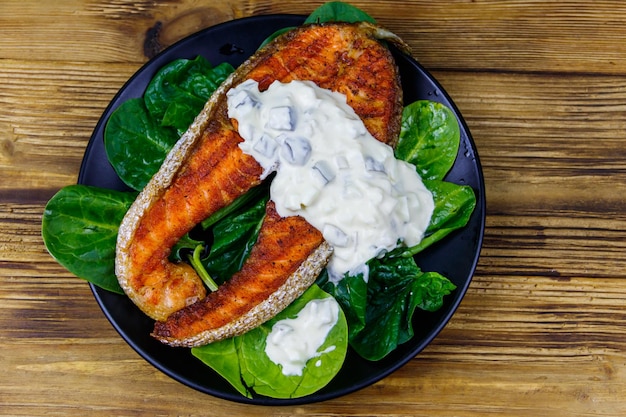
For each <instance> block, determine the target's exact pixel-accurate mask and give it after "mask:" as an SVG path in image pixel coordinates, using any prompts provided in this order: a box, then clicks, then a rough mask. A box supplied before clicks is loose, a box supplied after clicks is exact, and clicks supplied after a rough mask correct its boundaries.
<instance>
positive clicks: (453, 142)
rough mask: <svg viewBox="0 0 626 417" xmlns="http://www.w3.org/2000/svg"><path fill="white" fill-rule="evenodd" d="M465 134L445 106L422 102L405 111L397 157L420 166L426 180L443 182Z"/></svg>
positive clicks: (406, 108) (427, 101)
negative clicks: (462, 135)
mask: <svg viewBox="0 0 626 417" xmlns="http://www.w3.org/2000/svg"><path fill="white" fill-rule="evenodd" d="M460 137H461V131H460V128H459V123H458V121H457V119H456V117H455V115H454V113H453V112H452V111H451V110H450V109H449V108H448V107H447V106H445V105H443V104H441V103H437V102H434V101H429V100H419V101H416V102H413V103H411V104H409V105H408V106H406V107H405V108H404V111H403V112H402V124H401V129H400V138H399V140H398V145H397V146H396V149H395V155H396V158H398V159H402V160H404V161H407V162H410V163H412V164H413V165H415V166H416V168H417V172H418V173H419V174H420V177H422V179H424V180H443V178H444V177H445V176H446V174H447V173H448V171H450V168H452V165H454V161H455V159H456V155H457V152H458V150H459V143H460Z"/></svg>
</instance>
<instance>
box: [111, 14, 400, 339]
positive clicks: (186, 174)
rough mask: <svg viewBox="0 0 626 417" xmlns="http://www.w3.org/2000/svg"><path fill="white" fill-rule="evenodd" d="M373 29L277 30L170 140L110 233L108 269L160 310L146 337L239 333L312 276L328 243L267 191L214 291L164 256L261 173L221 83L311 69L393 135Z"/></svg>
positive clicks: (394, 78)
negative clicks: (247, 240)
mask: <svg viewBox="0 0 626 417" xmlns="http://www.w3.org/2000/svg"><path fill="white" fill-rule="evenodd" d="M381 33H383V32H381V30H380V29H379V28H378V27H376V26H373V25H370V24H365V23H362V24H347V23H327V24H315V25H307V26H303V27H300V28H297V29H295V30H293V31H291V32H289V33H287V34H286V35H284V36H282V37H280V38H278V39H276V40H275V41H274V42H272V43H270V44H269V45H268V46H267V47H265V48H264V49H263V50H261V51H259V52H258V53H257V54H255V55H254V56H253V57H251V58H250V59H249V60H248V61H247V62H245V63H244V64H243V65H242V66H240V67H239V68H238V69H237V70H236V71H235V72H234V73H233V74H232V75H231V76H230V77H229V78H228V79H227V80H226V81H225V82H224V83H223V84H222V86H220V88H219V89H218V90H217V91H216V92H215V93H214V94H213V96H212V97H211V99H210V100H209V101H208V102H207V105H206V106H205V108H204V109H203V111H202V112H201V113H200V115H199V116H198V117H197V118H196V120H195V121H194V123H193V124H192V126H191V127H190V128H189V130H188V131H187V132H186V133H185V134H184V135H183V136H182V137H181V139H180V140H179V141H178V142H177V144H176V145H175V147H174V148H173V149H172V151H171V152H170V154H169V155H168V157H167V158H166V160H165V162H164V163H163V166H162V167H161V169H160V170H159V172H157V174H156V175H155V176H154V178H153V179H152V180H151V181H150V183H149V184H148V185H147V186H146V188H145V189H144V190H143V191H142V192H141V193H140V195H139V197H138V198H137V201H135V204H133V206H132V207H131V209H130V210H129V212H128V214H127V216H126V217H125V219H124V221H123V222H122V225H121V226H120V233H119V235H118V245H117V254H116V274H117V276H118V280H119V282H120V285H121V286H122V288H123V289H124V291H125V292H126V294H128V296H129V297H130V298H131V300H133V302H134V303H135V304H136V305H137V306H138V307H139V308H140V309H141V310H142V311H144V312H145V313H146V314H147V315H149V316H150V317H152V318H154V319H155V320H158V321H163V322H164V323H157V324H156V325H155V329H154V332H153V336H154V337H156V338H157V339H159V340H161V341H163V342H164V343H168V344H172V345H184V346H196V345H201V344H206V343H209V342H210V341H214V340H219V339H220V338H224V337H229V336H232V335H234V334H240V333H242V332H244V331H247V330H249V329H251V328H253V327H256V326H258V325H259V324H261V323H262V322H264V321H266V320H268V319H269V318H271V317H273V316H274V315H275V314H277V313H278V312H279V311H281V310H282V309H283V308H284V307H286V306H287V305H288V304H290V303H291V301H293V300H294V299H295V298H297V297H298V296H299V295H300V294H301V293H302V292H304V290H305V289H306V288H307V287H308V286H310V285H311V283H312V282H313V281H314V280H315V278H316V277H317V275H318V274H319V271H320V270H321V269H322V268H323V267H324V266H325V264H326V262H327V260H328V257H329V256H330V252H331V251H332V249H331V248H330V247H329V245H328V244H327V243H325V242H324V241H323V239H322V237H321V234H320V233H319V231H317V230H315V229H314V228H313V227H312V226H310V225H309V224H308V223H307V222H306V221H305V220H304V219H302V218H300V217H293V218H288V219H280V218H277V217H278V215H277V214H276V213H275V210H274V208H273V204H272V203H271V202H270V203H268V207H267V213H266V219H265V221H264V223H263V225H262V226H261V231H260V234H259V240H258V242H257V243H256V245H255V247H254V249H253V251H252V253H251V255H250V257H249V258H248V260H247V261H246V263H245V265H244V266H243V269H242V271H240V272H239V273H238V274H236V275H235V276H234V277H233V278H231V280H230V281H229V282H228V283H227V284H224V285H222V286H220V288H219V289H218V290H217V291H215V292H214V293H211V294H209V295H208V296H207V295H206V292H205V289H204V287H203V285H202V282H201V280H200V279H199V277H197V275H196V274H195V272H194V271H193V270H192V269H191V268H190V267H189V266H188V265H186V264H172V263H171V262H169V261H168V256H169V254H170V251H171V247H172V246H173V245H174V244H175V243H176V242H177V241H178V240H179V239H180V238H181V237H182V236H183V235H185V234H186V233H187V232H189V231H190V230H191V229H192V228H193V227H194V226H195V225H196V224H198V223H199V222H201V221H202V220H204V219H205V218H206V217H208V216H210V215H211V214H212V213H214V212H215V211H217V210H219V209H220V208H222V207H225V206H227V205H228V204H230V203H231V202H232V201H233V200H234V199H235V198H237V197H238V196H240V195H242V194H243V193H245V192H246V191H248V190H249V189H251V188H252V187H254V186H256V185H258V184H259V183H260V176H261V174H262V168H261V166H260V165H259V164H258V163H257V162H256V161H255V160H254V159H253V158H252V157H251V156H249V155H246V154H244V153H243V152H242V151H241V149H240V148H239V146H238V145H239V143H240V142H241V141H242V140H243V139H242V138H241V137H240V136H239V134H238V133H237V130H236V127H235V126H234V125H233V122H232V121H231V120H229V119H228V117H227V105H226V92H227V91H228V90H229V89H230V88H232V87H234V86H236V85H238V84H239V83H241V82H243V81H245V80H247V79H254V80H256V81H258V82H259V86H260V89H261V90H264V89H266V88H267V87H268V86H269V85H270V84H271V83H272V82H273V81H276V80H278V81H281V82H288V81H291V80H310V81H313V82H315V83H316V84H317V85H318V86H320V87H322V88H327V89H330V90H333V91H338V92H341V93H343V94H345V95H346V96H347V102H348V104H349V105H350V106H351V107H353V108H354V110H355V112H356V113H357V114H358V115H359V117H361V119H362V120H363V122H364V124H365V126H366V127H367V129H368V130H369V131H370V133H371V134H372V135H373V136H374V137H375V138H377V139H378V140H380V141H382V142H385V143H388V144H390V145H394V144H395V141H396V140H397V137H398V133H399V130H400V117H401V112H402V89H401V88H400V81H399V75H398V72H397V68H396V66H395V63H394V61H393V58H392V56H391V53H390V51H389V50H388V49H387V48H386V47H385V46H383V45H382V44H380V43H379V41H378V40H377V36H379V35H380V34H381ZM383 35H385V36H387V35H388V33H386V32H385V33H383ZM268 300H270V301H268ZM179 310H180V311H179ZM260 310H263V311H264V310H267V311H268V313H267V314H266V313H264V312H263V311H261V312H260ZM175 312H177V313H175ZM173 313H174V314H173Z"/></svg>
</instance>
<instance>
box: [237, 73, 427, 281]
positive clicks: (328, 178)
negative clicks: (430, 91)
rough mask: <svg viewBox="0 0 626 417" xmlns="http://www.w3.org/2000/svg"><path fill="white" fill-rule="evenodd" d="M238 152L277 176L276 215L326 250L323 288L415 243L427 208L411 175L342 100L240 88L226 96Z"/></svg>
mask: <svg viewBox="0 0 626 417" xmlns="http://www.w3.org/2000/svg"><path fill="white" fill-rule="evenodd" d="M227 97H228V115H229V117H230V118H233V119H236V120H237V124H238V130H239V134H240V135H241V137H242V138H243V139H244V141H243V142H242V143H241V144H240V147H241V149H242V151H243V152H244V153H246V154H249V155H251V156H253V157H254V158H255V159H256V160H257V161H258V162H259V164H260V165H261V166H262V167H263V169H264V171H263V174H262V176H261V177H262V178H265V177H266V176H267V175H269V174H270V173H272V172H274V171H276V177H275V178H274V179H273V181H272V184H271V186H270V198H271V199H272V200H273V201H274V203H275V204H276V209H277V211H278V213H279V214H280V215H281V216H283V217H287V216H293V215H300V216H302V217H304V218H305V219H306V220H307V221H308V222H309V223H310V224H311V225H313V226H314V227H315V228H317V229H318V230H320V231H321V232H322V234H323V236H324V239H325V240H326V241H328V242H329V243H330V244H331V245H332V246H333V248H334V252H333V255H332V257H331V259H330V262H329V264H328V266H327V270H328V272H329V277H330V280H331V281H333V282H338V281H339V280H341V279H342V278H343V277H344V275H345V274H346V273H348V274H350V275H357V274H359V273H363V276H364V278H365V280H367V279H368V273H369V270H368V268H367V265H366V262H367V261H369V260H370V259H372V258H374V257H380V256H383V255H384V254H385V253H387V252H388V251H391V250H393V249H394V248H396V247H397V246H398V244H399V243H403V244H405V245H407V246H413V245H416V244H418V243H419V242H420V241H421V239H422V238H423V235H424V232H425V230H426V228H427V227H428V224H429V222H430V217H431V216H432V212H433V210H434V202H433V197H432V194H431V193H430V191H428V189H427V188H426V187H425V186H424V184H423V182H422V180H421V178H420V177H419V174H418V173H417V171H416V169H415V167H414V166H413V165H411V164H409V163H407V162H405V161H402V160H398V159H396V158H395V156H394V153H393V149H392V148H391V147H390V146H389V145H386V144H384V143H382V142H379V141H378V140H376V138H374V137H373V136H372V135H371V134H370V133H369V132H368V130H367V128H366V127H365V125H364V124H363V121H362V120H361V119H360V118H359V117H358V115H357V114H356V113H355V112H354V110H353V109H352V107H350V106H349V105H348V104H347V102H346V96H345V95H343V94H340V93H338V92H333V91H330V90H327V89H323V88H320V87H318V86H317V85H316V84H315V83H313V82H310V81H291V82H289V83H281V82H278V81H275V82H274V83H272V84H271V85H270V86H269V88H268V89H267V90H266V91H263V92H260V91H259V88H258V83H257V82H256V81H254V80H247V81H245V82H243V83H241V84H240V85H238V86H237V87H236V88H233V89H231V90H230V91H229V92H228V94H227Z"/></svg>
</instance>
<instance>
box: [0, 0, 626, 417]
mask: <svg viewBox="0 0 626 417" xmlns="http://www.w3.org/2000/svg"><path fill="white" fill-rule="evenodd" d="M320 3H321V2H318V1H314V2H302V1H290V0H284V1H272V0H256V1H239V0H233V1H225V0H212V1H198V0H179V1H163V2H154V1H144V0H139V1H130V0H116V1H104V0H74V1H69V0H57V1H54V2H42V1H39V0H3V1H2V2H1V3H0V361H1V362H0V363H1V364H2V370H1V371H0V415H63V416H89V415H103V416H110V415H246V416H266V415H275V416H285V415H302V416H313V415H316V416H319V415H346V416H370V415H376V416H383V415H384V416H408V415H415V416H429V417H433V416H465V417H469V416H487V415H506V416H533V417H535V416H541V415H550V416H568V417H573V416H620V415H626V399H625V398H624V397H625V395H626V326H625V325H626V309H624V304H625V302H624V298H625V296H626V261H625V260H624V249H625V247H626V242H625V233H626V215H625V214H624V207H625V203H626V201H625V195H626V146H625V145H626V3H624V2H622V1H618V0H616V1H603V2H591V1H580V0H578V1H576V0H573V1H567V2H565V1H562V2H559V1H548V2H535V1H523V0H517V1H507V2H496V1H472V2H469V1H452V0H451V1H437V2H432V1H382V0H378V1H376V0H370V1H354V2H353V4H355V5H357V6H359V7H361V8H362V9H364V10H366V11H368V12H369V13H370V14H371V15H373V16H375V17H376V18H377V19H378V20H379V22H380V23H382V24H383V25H384V26H386V27H388V28H389V29H391V30H392V31H394V32H396V33H397V34H399V35H400V36H402V37H403V38H404V39H405V40H406V41H407V42H408V43H409V44H410V45H411V47H412V49H413V52H414V56H415V57H416V58H417V59H418V60H419V61H420V62H421V63H422V64H423V65H424V66H425V67H426V68H427V69H428V70H429V71H430V72H431V73H432V74H433V75H434V76H435V77H436V78H437V79H438V80H439V81H440V82H441V83H442V85H443V86H444V88H445V89H446V90H447V91H448V92H449V94H450V95H451V96H452V98H453V99H454V100H455V102H456V104H457V105H458V107H459V108H460V110H461V112H462V114H463V115H464V117H465V119H466V121H467V123H468V125H469V127H470V130H471V132H472V134H473V136H474V139H475V141H476V144H477V147H478V151H479V155H480V158H481V161H482V164H483V169H484V175H485V182H486V187H487V193H486V195H487V227H486V231H485V240H484V247H483V250H482V255H481V258H480V262H479V265H478V269H477V271H476V274H475V277H474V279H473V282H472V284H471V286H470V288H469V291H468V292H467V295H466V297H465V299H464V301H463V302H462V304H461V306H460V308H459V310H458V311H457V313H456V315H455V316H454V317H453V319H452V321H450V323H449V324H448V326H447V327H446V328H445V329H444V331H443V332H442V333H441V334H440V335H439V337H437V338H436V339H435V341H434V342H433V343H432V344H431V345H429V346H428V347H427V348H426V349H425V350H424V351H423V353H421V354H419V355H418V356H417V357H416V358H415V359H413V360H412V361H410V362H409V363H408V364H407V365H406V366H405V367H403V368H402V369H400V370H399V371H397V372H395V373H394V374H392V376H390V377H388V378H386V379H384V380H382V381H380V382H378V383H376V384H375V385H373V386H370V387H368V388H366V389H363V390H361V391H359V392H356V393H353V394H351V395H348V396H345V397H342V398H338V399H335V400H331V401H327V402H324V403H318V404H312V405H306V406H298V407H276V408H271V407H269V408H268V407H261V406H248V405H241V404H236V403H232V402H229V401H224V400H220V399H216V398H213V397H211V396H208V395H205V394H201V393H199V392H196V391H194V390H192V389H190V388H187V387H186V386H184V385H181V384H179V383H177V382H175V381H173V380H171V379H170V378H169V377H167V376H165V375H163V374H162V373H160V372H159V371H158V370H156V369H154V368H153V367H152V366H151V365H149V364H148V363H146V362H145V361H144V360H143V359H141V358H140V357H139V356H138V355H137V354H136V353H135V352H134V351H133V350H132V349H131V348H130V347H129V346H128V345H126V343H125V342H124V341H123V340H122V339H121V338H120V337H119V336H118V334H117V333H116V332H115V330H114V329H113V328H112V327H111V325H110V324H109V323H108V321H107V320H106V318H105V317H104V316H103V314H102V312H101V311H100V309H99V307H98V305H97V304H96V302H95V301H94V299H93V296H92V294H91V292H90V290H89V287H88V286H87V284H86V283H84V282H83V281H81V280H79V279H77V278H75V277H73V276H72V275H71V274H70V273H68V272H67V271H66V270H64V269H63V268H62V267H60V266H59V265H58V264H56V263H55V261H54V260H53V259H52V258H51V257H50V256H49V255H48V253H47V252H46V250H45V248H44V246H43V243H42V239H41V236H40V227H41V223H40V222H41V216H42V211H43V207H44V205H45V204H46V202H47V200H48V199H49V198H50V197H51V196H52V195H53V194H54V193H55V192H56V191H57V190H58V189H60V188H61V187H63V186H65V185H68V184H72V183H75V182H76V178H77V173H78V169H79V166H80V163H81V159H82V156H83V152H84V150H85V146H86V144H87V141H88V139H89V137H90V134H91V132H92V130H93V128H94V126H95V124H96V122H97V120H98V118H99V116H100V115H101V113H102V112H103V110H104V109H105V107H106V106H107V104H108V102H109V101H110V100H111V98H112V97H113V96H114V94H115V93H116V92H117V91H118V89H119V88H120V87H121V86H122V85H123V83H124V82H125V81H126V80H127V79H128V78H129V77H130V76H131V75H132V74H133V73H134V72H135V71H136V70H137V69H138V68H139V67H140V66H141V65H142V64H143V63H145V62H146V61H147V60H148V58H149V57H150V56H151V55H153V54H154V53H155V52H157V51H158V50H161V49H162V48H164V47H166V46H168V45H170V44H172V43H173V42H174V41H176V40H178V39H180V38H182V37H184V36H186V35H188V34H190V33H193V32H195V31H197V30H199V29H202V28H204V27H207V26H210V25H213V24H216V23H219V22H223V21H227V20H230V19H235V18H240V17H245V16H251V15H260V14H270V13H300V14H307V13H309V12H310V11H311V10H312V9H313V8H314V6H317V5H318V4H320Z"/></svg>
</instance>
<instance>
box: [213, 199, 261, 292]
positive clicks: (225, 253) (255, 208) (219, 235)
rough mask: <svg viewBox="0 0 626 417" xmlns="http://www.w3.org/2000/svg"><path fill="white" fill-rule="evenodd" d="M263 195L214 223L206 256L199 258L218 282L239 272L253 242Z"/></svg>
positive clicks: (257, 233) (258, 224) (257, 230)
mask: <svg viewBox="0 0 626 417" xmlns="http://www.w3.org/2000/svg"><path fill="white" fill-rule="evenodd" d="M267 198H268V197H267V196H263V197H262V198H259V199H258V200H257V201H256V203H255V204H253V205H252V206H251V207H244V208H243V209H241V210H238V211H235V212H234V213H232V214H230V215H229V216H227V217H224V218H223V219H222V220H220V221H219V222H217V223H216V224H215V225H214V226H213V228H212V229H211V230H212V233H213V243H212V245H211V249H210V252H209V256H208V257H207V258H206V259H203V260H202V264H203V265H204V267H205V269H206V270H207V272H208V273H209V275H211V277H212V278H213V279H214V280H215V281H216V282H217V283H218V284H220V283H223V282H224V281H226V280H227V279H229V278H230V277H231V276H232V275H233V274H234V273H235V272H237V271H239V270H240V269H241V267H242V265H243V263H244V261H245V260H246V259H247V258H248V255H249V254H250V251H251V250H252V247H253V246H254V244H255V243H256V240H257V237H258V235H259V230H260V228H261V224H262V223H263V219H264V218H265V205H266V203H267Z"/></svg>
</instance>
